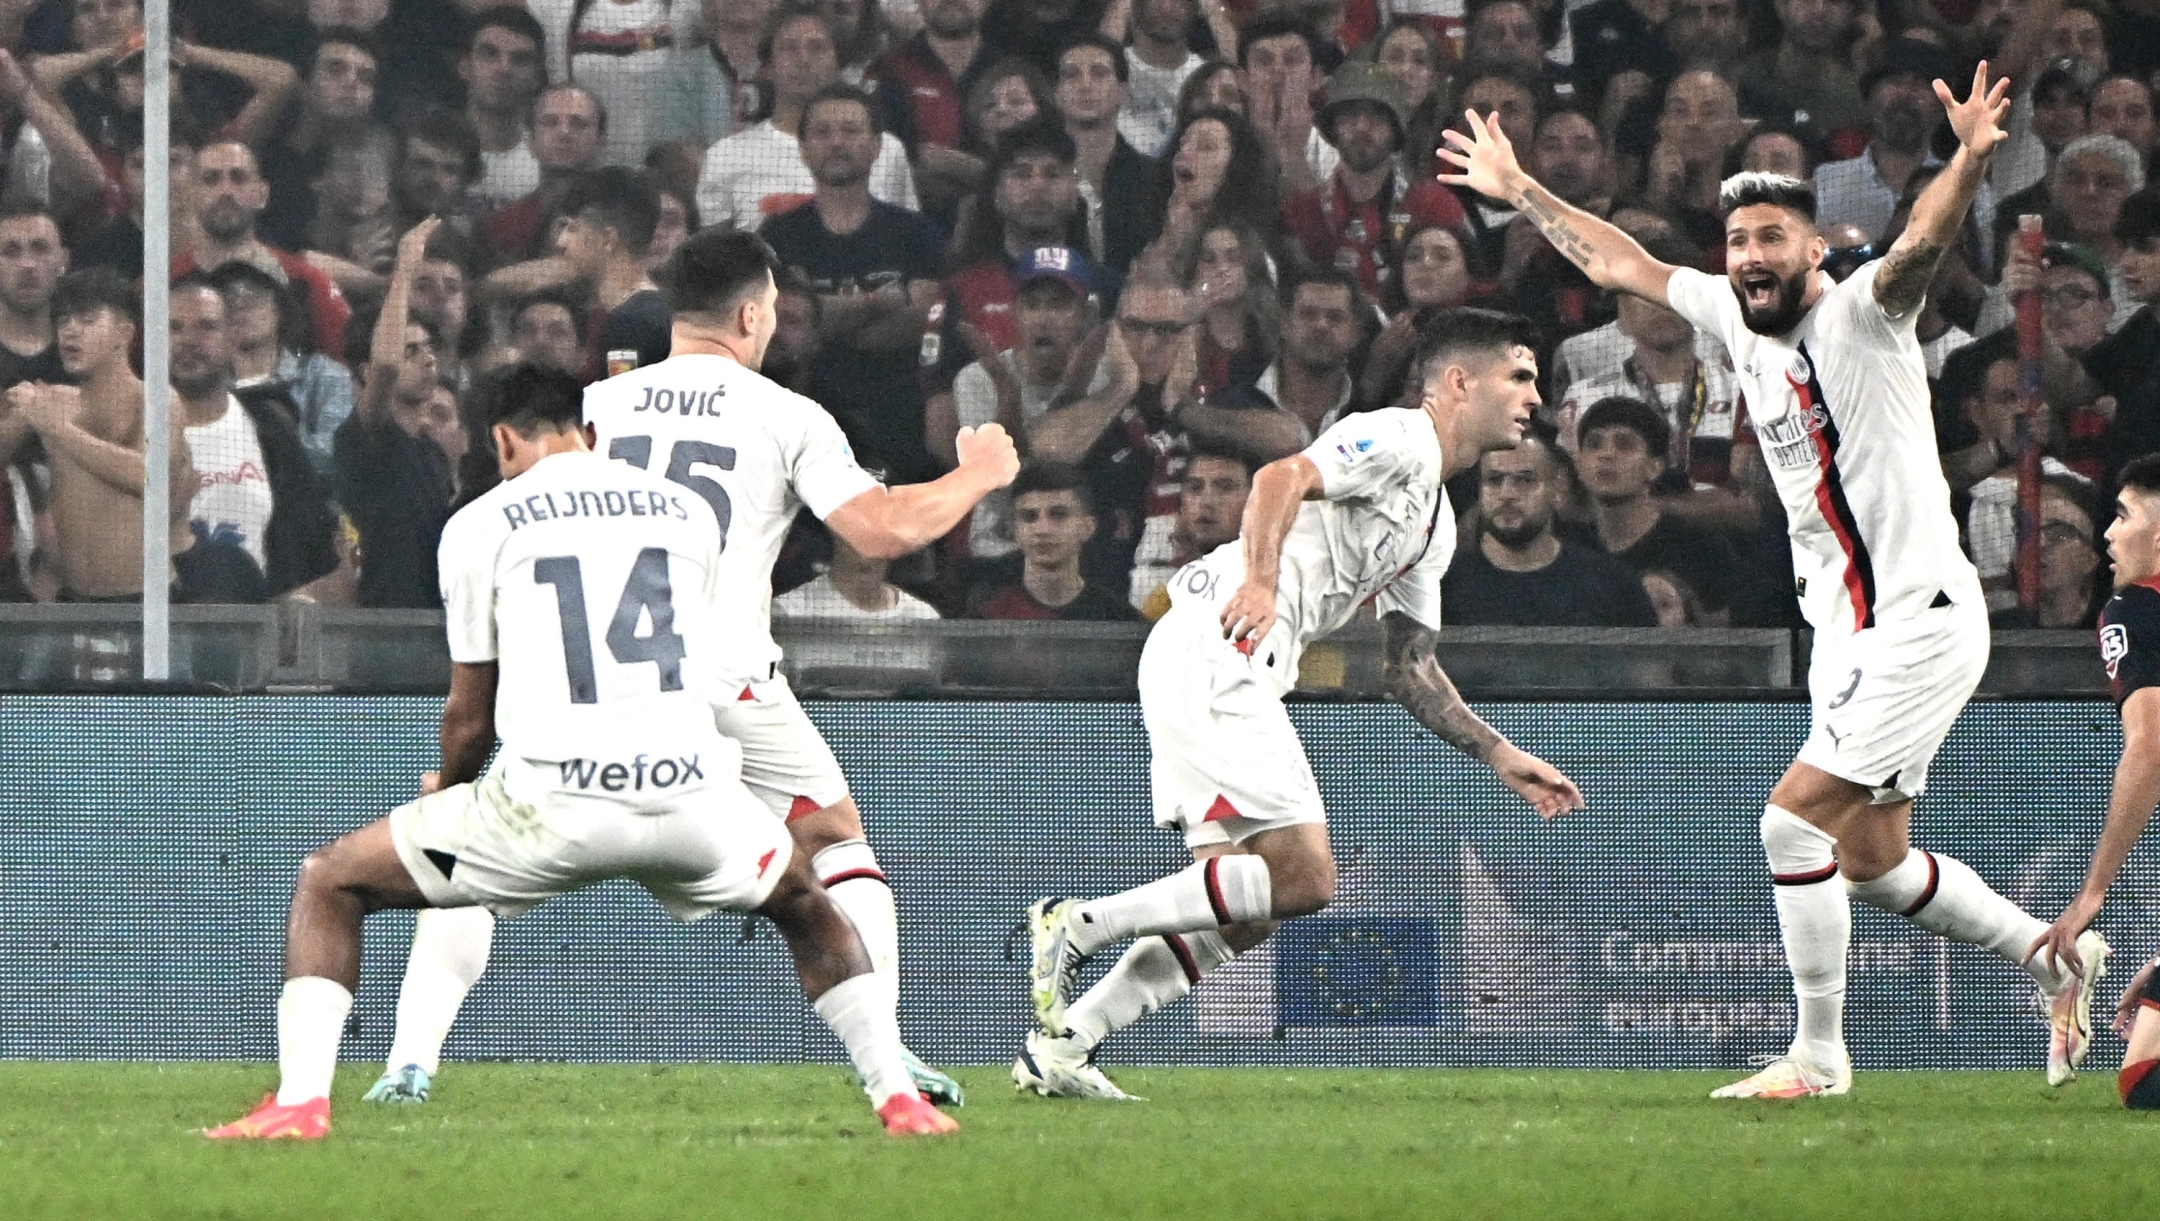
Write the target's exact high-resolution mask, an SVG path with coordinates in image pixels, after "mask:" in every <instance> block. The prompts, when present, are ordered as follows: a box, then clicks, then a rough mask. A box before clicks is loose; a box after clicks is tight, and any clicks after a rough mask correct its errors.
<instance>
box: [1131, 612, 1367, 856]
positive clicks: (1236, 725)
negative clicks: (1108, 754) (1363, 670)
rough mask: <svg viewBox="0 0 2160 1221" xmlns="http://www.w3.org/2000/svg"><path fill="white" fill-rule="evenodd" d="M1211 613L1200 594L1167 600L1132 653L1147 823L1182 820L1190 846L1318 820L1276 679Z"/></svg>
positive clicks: (1322, 813)
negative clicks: (1143, 744) (1148, 786)
mask: <svg viewBox="0 0 2160 1221" xmlns="http://www.w3.org/2000/svg"><path fill="white" fill-rule="evenodd" d="M1215 615H1216V611H1215V608H1214V606H1213V605H1211V604H1209V603H1206V602H1197V601H1196V602H1186V603H1181V604H1176V605H1173V606H1172V607H1171V608H1170V612H1169V613H1168V614H1166V615H1164V616H1163V617H1162V619H1161V621H1159V622H1158V623H1156V625H1155V629H1154V630H1153V631H1151V632H1149V633H1148V638H1147V645H1146V647H1145V648H1143V649H1142V650H1141V653H1140V716H1141V719H1142V720H1143V721H1144V722H1145V723H1146V725H1147V735H1148V750H1149V755H1150V761H1149V765H1148V766H1149V772H1150V776H1151V778H1152V780H1153V783H1154V790H1155V825H1156V826H1159V827H1182V828H1184V830H1185V843H1186V844H1187V845H1188V846H1190V847H1194V848H1199V847H1203V846H1206V845H1210V844H1235V843H1242V842H1243V841H1244V840H1246V839H1248V838H1250V837H1252V836H1254V835H1257V834H1259V833H1260V832H1262V831H1268V830H1273V829H1275V828H1277V827H1288V826H1295V825H1297V824H1299V823H1322V824H1324V823H1326V822H1327V811H1326V810H1325V809H1323V808H1322V807H1321V804H1320V786H1319V785H1318V784H1317V783H1315V782H1314V780H1313V772H1312V764H1311V763H1309V762H1307V761H1306V758H1305V744H1304V743H1303V742H1301V741H1299V740H1298V735H1297V729H1296V728H1295V727H1293V726H1292V725H1291V724H1290V714H1289V712H1288V711H1287V710H1285V709H1284V708H1283V702H1282V697H1281V695H1280V694H1278V692H1279V691H1280V690H1281V689H1282V684H1281V682H1280V680H1279V678H1277V677H1276V676H1274V675H1273V674H1271V673H1269V672H1268V671H1267V669H1266V667H1265V663H1264V661H1263V660H1262V659H1260V658H1256V657H1251V656H1247V655H1246V654H1244V653H1241V652H1239V651H1238V650H1237V649H1235V648H1233V647H1232V646H1231V644H1230V642H1228V641H1226V640H1224V639H1223V637H1222V627H1221V625H1220V624H1218V623H1217V622H1216V619H1215ZM1261 647H1262V648H1267V647H1269V646H1267V645H1265V644H1263V645H1262V646H1261Z"/></svg>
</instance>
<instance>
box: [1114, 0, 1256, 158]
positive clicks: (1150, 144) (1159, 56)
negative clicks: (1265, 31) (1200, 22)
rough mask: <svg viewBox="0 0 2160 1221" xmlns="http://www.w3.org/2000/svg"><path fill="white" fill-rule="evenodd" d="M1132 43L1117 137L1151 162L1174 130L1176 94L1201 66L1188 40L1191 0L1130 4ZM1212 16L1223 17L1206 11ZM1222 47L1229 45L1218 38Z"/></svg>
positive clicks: (1215, 8)
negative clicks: (1149, 158) (1123, 138)
mask: <svg viewBox="0 0 2160 1221" xmlns="http://www.w3.org/2000/svg"><path fill="white" fill-rule="evenodd" d="M1130 7H1131V10H1132V20H1131V27H1132V28H1131V41H1130V43H1129V44H1128V45H1127V46H1126V47H1125V52H1124V54H1125V67H1126V73H1127V74H1126V79H1125V101H1124V104H1123V105H1121V106H1119V107H1118V116H1117V129H1118V134H1119V135H1122V136H1124V137H1125V141H1126V143H1128V144H1130V145H1132V146H1133V148H1135V149H1137V150H1139V153H1140V155H1141V156H1143V157H1156V156H1160V155H1161V154H1162V151H1163V148H1164V147H1165V146H1166V145H1168V144H1169V142H1170V133H1171V132H1173V131H1175V130H1177V122H1178V108H1177V101H1178V92H1179V91H1180V90H1182V89H1183V88H1184V87H1185V82H1186V80H1187V79H1188V78H1190V77H1191V76H1192V74H1193V73H1194V72H1196V71H1198V70H1199V68H1200V65H1201V64H1202V63H1205V62H1206V61H1205V60H1203V59H1201V58H1200V56H1199V55H1198V54H1197V53H1196V52H1194V50H1193V49H1192V43H1191V41H1190V38H1189V35H1190V34H1191V32H1192V27H1193V21H1194V18H1195V16H1196V15H1197V12H1198V8H1197V6H1196V5H1195V4H1194V3H1193V0H1131V5H1130ZM1209 12H1210V16H1211V19H1212V16H1213V14H1216V13H1222V12H1224V10H1223V8H1222V6H1221V5H1219V4H1217V5H1210V6H1209ZM1217 41H1218V42H1219V43H1221V44H1222V45H1230V44H1231V43H1234V42H1235V41H1236V40H1235V37H1234V36H1233V37H1232V38H1230V39H1228V40H1224V39H1222V38H1221V37H1220V36H1218V38H1217Z"/></svg>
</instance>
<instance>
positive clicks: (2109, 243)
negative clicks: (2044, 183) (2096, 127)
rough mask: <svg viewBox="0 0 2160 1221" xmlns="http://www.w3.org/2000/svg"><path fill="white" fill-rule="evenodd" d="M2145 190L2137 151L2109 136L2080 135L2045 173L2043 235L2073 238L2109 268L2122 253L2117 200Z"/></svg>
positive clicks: (2141, 163)
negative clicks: (2117, 229)
mask: <svg viewBox="0 0 2160 1221" xmlns="http://www.w3.org/2000/svg"><path fill="white" fill-rule="evenodd" d="M2144 188H2145V167H2144V163H2143V162H2142V161H2141V160H2140V159H2139V156H2138V151H2137V150H2136V149H2134V148H2132V147H2130V145H2129V144H2128V142H2126V141H2124V140H2121V139H2118V138H2117V137H2115V136H2085V137H2082V138H2080V139H2077V140H2074V141H2072V142H2071V143H2070V144H2069V145H2068V146H2067V147H2065V148H2064V149H2063V151H2062V155H2061V156H2059V157H2057V158H2056V159H2055V169H2054V172H2053V173H2051V174H2050V175H2049V176H2048V202H2049V205H2050V207H2049V219H2050V220H2051V221H2052V222H2053V223H2050V224H2049V225H2048V226H2047V231H2048V236H2049V238H2050V239H2052V240H2056V241H2065V242H2074V243H2076V244H2077V245H2080V246H2083V247H2085V248H2086V249H2088V250H2090V251H2092V252H2093V253H2095V254H2097V255H2099V256H2100V258H2101V261H2102V262H2105V263H2107V264H2108V265H2110V266H2113V265H2114V263H2115V262H2116V260H2117V258H2118V257H2119V256H2120V255H2121V254H2122V247H2121V244H2120V243H2118V242H2117V241H2116V240H2115V221H2116V218H2117V217H2119V216H2121V214H2122V206H2123V201H2124V200H2126V199H2128V198H2130V197H2131V196H2132V195H2135V194H2137V193H2138V192H2139V191H2141V190H2143V189H2144Z"/></svg>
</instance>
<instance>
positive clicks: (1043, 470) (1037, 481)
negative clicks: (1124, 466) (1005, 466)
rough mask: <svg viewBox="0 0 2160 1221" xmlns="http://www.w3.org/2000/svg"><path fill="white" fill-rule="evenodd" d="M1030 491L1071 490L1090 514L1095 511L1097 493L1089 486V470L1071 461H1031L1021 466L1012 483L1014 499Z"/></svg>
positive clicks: (1074, 497) (1016, 499)
mask: <svg viewBox="0 0 2160 1221" xmlns="http://www.w3.org/2000/svg"><path fill="white" fill-rule="evenodd" d="M1030 492H1071V493H1072V494H1073V499H1075V500H1077V501H1079V502H1080V507H1081V508H1082V509H1084V510H1086V512H1087V513H1088V515H1089V516H1093V515H1094V513H1095V493H1094V490H1093V489H1091V488H1090V487H1089V486H1088V478H1087V472H1085V471H1083V470H1081V469H1080V468H1079V467H1077V466H1075V465H1073V464H1072V463H1070V462H1030V463H1028V464H1027V465H1026V466H1023V467H1021V468H1020V475H1019V477H1018V478H1016V479H1014V480H1013V483H1012V494H1013V500H1014V501H1016V502H1017V501H1018V500H1019V499H1020V498H1021V497H1022V496H1025V495H1027V494H1028V493H1030Z"/></svg>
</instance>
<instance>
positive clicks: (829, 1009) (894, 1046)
mask: <svg viewBox="0 0 2160 1221" xmlns="http://www.w3.org/2000/svg"><path fill="white" fill-rule="evenodd" d="M813 1004H814V1005H815V1006H816V1008H817V1011H818V1016H819V1017H821V1018H824V1019H825V1024H826V1025H828V1026H830V1027H832V1029H833V1033H834V1034H836V1035H839V1036H840V1042H841V1043H842V1045H844V1046H845V1047H846V1048H847V1053H848V1059H849V1060H852V1061H853V1062H854V1064H855V1071H856V1072H857V1073H859V1074H861V1075H862V1079H863V1088H864V1090H866V1091H867V1092H868V1093H869V1095H870V1103H871V1105H872V1106H876V1107H882V1106H884V1105H885V1102H886V1100H887V1099H890V1098H892V1097H893V1096H894V1095H896V1094H913V1093H914V1092H915V1083H914V1082H913V1081H912V1080H910V1079H909V1077H908V1070H907V1061H906V1059H905V1058H904V1057H903V1056H902V1055H901V1052H900V1021H899V1019H898V1018H896V1017H895V1016H893V1010H894V1008H895V1005H894V1002H893V995H892V983H891V981H889V980H887V979H886V978H885V977H884V976H881V975H877V974H875V973H872V974H868V975H857V976H853V977H851V978H849V979H844V980H841V981H840V982H839V983H837V984H834V985H833V986H832V987H830V988H827V989H826V990H825V993H824V995H822V996H820V997H818V998H817V1000H816V1001H815V1002H813Z"/></svg>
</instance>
